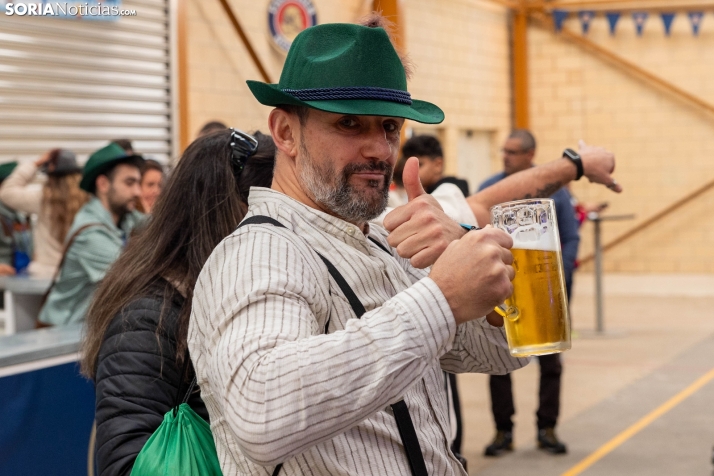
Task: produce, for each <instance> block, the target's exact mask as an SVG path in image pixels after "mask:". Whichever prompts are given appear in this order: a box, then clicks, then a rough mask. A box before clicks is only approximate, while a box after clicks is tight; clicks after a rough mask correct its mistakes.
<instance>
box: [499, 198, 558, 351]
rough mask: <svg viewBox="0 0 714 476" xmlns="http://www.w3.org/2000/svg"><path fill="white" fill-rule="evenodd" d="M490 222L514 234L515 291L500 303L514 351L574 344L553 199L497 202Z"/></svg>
mask: <svg viewBox="0 0 714 476" xmlns="http://www.w3.org/2000/svg"><path fill="white" fill-rule="evenodd" d="M491 222H492V224H493V226H494V227H496V228H499V229H501V230H503V231H505V232H506V233H508V234H509V235H510V236H511V238H513V249H512V250H511V252H512V253H513V268H514V269H515V271H516V274H515V278H513V294H512V295H511V297H510V298H508V299H507V300H506V302H505V304H504V305H501V306H499V307H498V308H496V311H497V312H498V313H499V314H501V315H502V316H503V322H504V326H505V328H506V337H507V339H508V348H509V350H510V352H511V355H514V356H516V357H524V356H528V355H544V354H553V353H556V352H562V351H564V350H568V349H570V315H569V313H568V297H567V295H566V292H565V275H564V274H563V258H562V256H561V252H560V238H559V235H558V223H557V220H556V217H555V204H554V202H553V200H551V199H534V200H518V201H515V202H507V203H502V204H500V205H496V206H495V207H493V208H492V209H491Z"/></svg>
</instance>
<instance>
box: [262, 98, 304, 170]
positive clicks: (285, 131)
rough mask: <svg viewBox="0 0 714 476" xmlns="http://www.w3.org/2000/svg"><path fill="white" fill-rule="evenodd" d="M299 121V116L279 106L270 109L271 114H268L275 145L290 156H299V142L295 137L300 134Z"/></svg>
mask: <svg viewBox="0 0 714 476" xmlns="http://www.w3.org/2000/svg"><path fill="white" fill-rule="evenodd" d="M299 123H300V122H299V119H298V117H296V116H295V115H294V114H290V113H289V112H287V111H285V110H283V109H279V108H275V109H273V110H272V111H270V116H268V126H269V127H270V134H271V135H272V136H273V141H274V142H275V147H276V148H277V149H278V150H279V151H281V152H282V153H284V154H285V155H287V156H288V157H290V158H295V157H296V156H297V149H298V143H297V141H296V139H295V138H296V137H297V134H298V129H297V127H298V124H299Z"/></svg>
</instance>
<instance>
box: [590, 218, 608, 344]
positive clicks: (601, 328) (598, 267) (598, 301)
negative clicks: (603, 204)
mask: <svg viewBox="0 0 714 476" xmlns="http://www.w3.org/2000/svg"><path fill="white" fill-rule="evenodd" d="M591 220H592V222H593V225H595V315H596V317H597V328H596V330H597V333H598V334H602V333H603V332H605V324H604V322H603V309H602V307H603V306H602V244H601V242H600V216H599V215H597V214H595V217H594V218H591Z"/></svg>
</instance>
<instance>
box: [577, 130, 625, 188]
mask: <svg viewBox="0 0 714 476" xmlns="http://www.w3.org/2000/svg"><path fill="white" fill-rule="evenodd" d="M578 153H579V154H580V158H581V160H582V161H583V175H585V176H586V177H587V178H588V180H590V181H591V182H593V183H600V184H603V185H605V186H606V187H607V188H609V189H610V190H612V191H613V192H615V193H620V192H622V185H620V184H619V183H617V182H616V181H615V179H614V178H612V173H613V172H614V171H615V154H613V153H612V152H610V151H609V150H606V149H604V148H602V147H597V146H594V145H587V144H586V143H585V141H584V140H580V142H578Z"/></svg>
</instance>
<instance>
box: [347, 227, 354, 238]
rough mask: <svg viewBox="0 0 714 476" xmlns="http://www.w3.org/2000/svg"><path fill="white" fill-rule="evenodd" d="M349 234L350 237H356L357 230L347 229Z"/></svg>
mask: <svg viewBox="0 0 714 476" xmlns="http://www.w3.org/2000/svg"><path fill="white" fill-rule="evenodd" d="M347 234H349V235H350V236H352V235H354V234H355V229H354V228H352V227H349V228H347Z"/></svg>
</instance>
